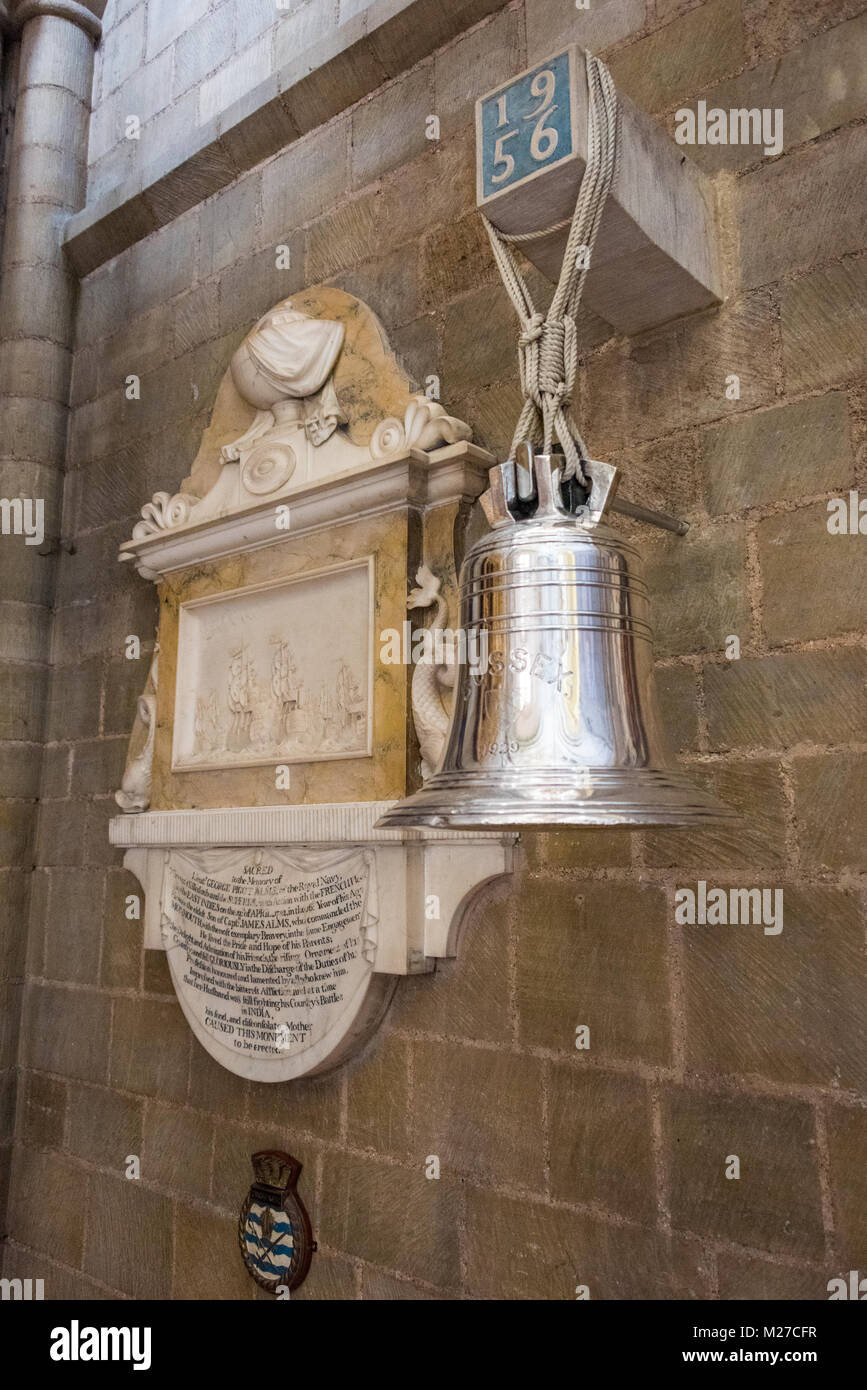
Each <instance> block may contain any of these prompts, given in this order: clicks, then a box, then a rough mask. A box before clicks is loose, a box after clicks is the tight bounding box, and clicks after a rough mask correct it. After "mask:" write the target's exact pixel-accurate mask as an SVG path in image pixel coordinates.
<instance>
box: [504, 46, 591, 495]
mask: <svg viewBox="0 0 867 1390" xmlns="http://www.w3.org/2000/svg"><path fill="white" fill-rule="evenodd" d="M585 59H586V65H587V92H588V133H587V165H586V167H585V170H584V176H583V178H582V180H581V187H580V189H579V190H578V200H577V202H576V204H575V212H574V214H573V216H572V218H571V219H568V218H567V219H566V220H565V221H563V222H558V223H556V224H555V225H554V226H552V227H546V228H545V229H544V230H543V231H540V232H525V233H523V234H521V235H516V236H506V235H505V233H503V232H500V231H498V230H497V228H496V227H494V226H493V225H492V224H491V222H489V220H488V218H487V217H485V215H484V213H483V214H482V221H483V222H484V224H485V229H486V231H487V233H488V237H489V239H490V242H491V248H492V250H493V253H494V259H495V260H496V263H497V266H498V268H499V271H500V275H501V276H502V278H503V284H504V285H505V287H506V290H507V292H508V295H509V298H510V299H511V301H512V304H513V305H514V307H515V311H516V313H517V315H518V318H519V320H520V323H521V331H520V335H519V337H518V369H519V373H520V382H521V393H522V395H523V397H524V407H523V409H522V411H521V415H520V418H519V420H518V424H517V426H516V428H515V434H514V437H513V439H512V447H511V454H512V456H514V454H515V450H516V449H517V447H518V445H519V444H520V443H521V441H522V440H524V439H526V440H529V441H530V442H531V443H532V444H534V445H537V444H539V443H541V445H542V450H541V451H542V453H544V454H550V452H551V449H552V445H553V442H554V438H555V436H556V438H557V440H558V441H559V443H560V445H561V447H562V449H563V453H564V455H565V462H564V467H563V472H562V478H563V480H564V481H565V479H567V478H574V477H576V475H577V477H578V478H579V481H580V482H581V483H582V484H583V485H585V486H589V481H588V479H587V476H586V473H585V471H584V466H583V460H584V459H585V458H586V457H587V448H586V446H585V444H584V440H583V439H582V438H581V434H580V432H579V430H578V427H577V425H576V424H575V421H574V419H573V418H572V415H571V409H570V408H571V404H572V393H573V390H574V387H575V376H576V374H577V371H578V330H577V327H576V322H575V317H576V314H577V312H578V306H579V304H580V302H581V295H582V294H583V291H584V282H585V280H586V279H587V271H588V268H589V265H590V259H591V257H592V255H593V247H594V245H595V243H596V236H597V233H598V231H599V224H600V223H601V221H602V213H603V211H604V209H605V203H606V200H607V198H608V194H609V192H610V190H611V186H612V184H613V182H614V174H615V169H616V165H617V92H616V90H615V87H614V82H613V80H612V77H611V74H610V72H609V71H608V69H607V67H606V66H605V64H604V63H603V62H602V61H601V60H600V59H599V58H595V57H594V56H593V54H592V53H587V54H585ZM570 224H571V225H570ZM566 226H569V227H570V231H569V236H568V238H567V240H566V251H565V254H564V256H563V264H562V267H561V270H560V278H559V280H558V282H557V288H556V290H555V291H554V298H553V299H552V301H551V306H550V308H549V310H548V313H547V315H544V314H541V313H539V311H538V309H537V308H536V306H535V305H534V303H533V299H532V296H531V294H530V291H529V288H528V286H527V283H526V281H525V279H524V277H523V275H522V273H521V269H520V267H519V265H518V260H517V257H516V256H515V253H514V251H513V250H512V245H513V244H516V243H520V242H522V241H532V240H535V239H537V238H539V237H545V236H550V235H551V234H552V233H553V232H556V231H560V230H561V229H562V228H563V227H566Z"/></svg>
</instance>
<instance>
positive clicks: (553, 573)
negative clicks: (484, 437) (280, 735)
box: [379, 446, 735, 829]
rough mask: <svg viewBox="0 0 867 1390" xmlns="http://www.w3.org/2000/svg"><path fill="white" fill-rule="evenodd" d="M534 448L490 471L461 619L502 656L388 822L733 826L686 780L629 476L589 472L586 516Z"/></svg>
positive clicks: (464, 572)
mask: <svg viewBox="0 0 867 1390" xmlns="http://www.w3.org/2000/svg"><path fill="white" fill-rule="evenodd" d="M522 449H525V450H526V452H525V453H524V454H523V455H522V452H521V450H519V451H518V459H517V461H510V462H509V463H506V464H502V465H499V466H497V467H496V468H493V469H491V487H490V490H489V491H488V492H487V493H485V495H484V497H483V498H482V499H481V500H482V504H483V506H484V509H485V513H486V515H487V518H488V521H489V522H490V523H491V527H492V529H491V531H490V533H489V534H488V535H486V536H484V537H482V539H481V540H479V541H477V542H476V544H475V545H474V546H473V547H472V549H471V550H470V551H469V553H468V555H467V557H466V559H465V561H464V564H463V566H462V568H461V578H460V626H461V628H463V629H464V631H465V633H466V638H467V648H468V651H470V652H473V651H474V650H476V651H477V650H481V652H482V654H483V656H484V653H485V649H487V650H486V655H487V662H486V663H485V661H484V660H482V661H481V662H480V663H478V666H477V668H476V669H473V667H472V666H471V665H470V664H468V663H466V662H465V663H463V664H462V665H461V668H460V673H459V677H458V679H457V682H456V689H455V702H454V708H453V711H452V718H451V725H450V728H449V732H448V735H447V738H446V742H445V749H444V753H443V756H442V759H441V761H440V765H439V770H438V771H436V772H435V773H434V774H433V776H432V777H431V778H430V779H429V781H427V782H426V783H425V785H424V786H423V787H422V788H421V790H420V791H418V792H416V793H415V794H414V795H413V796H410V797H408V798H407V799H406V800H404V801H400V802H398V803H397V804H396V805H395V806H393V807H392V808H391V809H390V810H389V811H388V812H387V813H386V814H385V815H384V816H383V817H382V818H381V820H380V821H379V825H380V826H383V827H386V826H391V827H397V826H419V827H432V828H438V829H439V828H451V827H454V828H461V827H466V828H473V827H475V828H483V827H487V828H492V829H493V828H503V829H506V828H514V829H520V828H521V827H524V826H527V827H530V826H564V825H572V826H641V825H700V824H703V823H704V822H706V821H708V820H710V819H716V818H719V817H734V815H735V813H734V812H733V811H732V810H730V809H729V808H728V807H726V806H724V805H722V803H721V802H719V801H717V800H716V799H715V798H714V797H712V796H710V795H708V794H707V793H706V792H704V791H702V790H700V789H699V788H697V787H695V786H693V784H692V783H691V782H690V781H689V780H688V778H686V777H685V776H683V774H682V773H681V772H680V771H679V770H678V768H677V765H676V763H675V760H674V758H673V756H672V755H671V753H670V751H669V749H668V745H667V743H666V739H665V736H664V734H663V730H662V725H661V721H660V718H659V714H658V711H657V707H656V696H655V689H654V677H653V649H652V636H653V634H652V631H651V627H650V615H649V605H648V596H647V588H646V586H645V584H644V581H643V580H642V579H641V578H640V572H639V569H638V554H637V551H636V550H635V548H634V547H633V546H632V545H630V544H629V542H628V541H626V540H624V538H623V537H622V536H621V535H619V534H618V533H617V532H616V531H614V530H612V529H611V528H610V527H609V526H608V525H607V524H605V522H604V521H603V516H604V514H605V511H606V509H607V507H608V506H609V505H610V504H611V501H612V495H613V491H614V484H615V481H616V469H614V468H613V467H611V465H608V464H599V463H588V465H587V467H588V470H590V469H592V470H593V471H592V473H591V482H592V487H591V491H590V494H589V497H588V498H587V500H586V503H584V504H583V505H580V506H579V507H578V508H577V510H574V511H573V510H569V509H568V507H567V506H566V505H564V500H563V497H564V495H565V494H566V491H567V488H568V485H567V484H564V487H563V489H562V490H561V486H560V470H559V468H558V466H557V465H558V463H560V462H562V460H561V459H559V458H558V457H555V456H550V455H544V454H543V455H536V456H535V458H534V457H533V456H532V454H531V453H530V450H529V447H528V446H522ZM534 475H535V476H534ZM618 508H619V509H620V510H622V511H624V512H625V511H631V512H632V514H633V515H635V514H638V513H639V510H640V509H638V508H635V507H633V506H632V504H629V503H625V502H624V503H619V504H618ZM644 515H645V517H649V516H650V515H652V514H649V513H646V512H645V513H644ZM657 520H658V517H657ZM667 520H670V519H667ZM474 637H475V638H476V642H474V640H473V638H474ZM483 668H484V669H483Z"/></svg>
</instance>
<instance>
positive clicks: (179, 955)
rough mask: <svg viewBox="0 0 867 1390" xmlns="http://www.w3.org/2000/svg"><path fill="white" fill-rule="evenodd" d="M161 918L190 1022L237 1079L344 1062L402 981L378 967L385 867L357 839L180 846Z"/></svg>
mask: <svg viewBox="0 0 867 1390" xmlns="http://www.w3.org/2000/svg"><path fill="white" fill-rule="evenodd" d="M161 915H162V935H163V941H164V943H165V948H166V952H167V955H168V961H169V968H170V970H171V973H172V979H173V982H174V985H175V989H176V990H177V993H178V998H179V999H180V1002H181V1006H182V1008H183V1010H184V1013H185V1015H186V1017H187V1020H188V1022H189V1024H190V1026H191V1028H192V1029H193V1032H194V1033H195V1034H196V1037H197V1038H198V1039H199V1041H200V1042H201V1043H202V1045H203V1046H204V1047H205V1048H206V1049H207V1051H208V1052H210V1053H211V1055H212V1056H213V1057H215V1058H216V1060H217V1061H218V1062H220V1063H221V1064H222V1065H223V1066H224V1067H227V1068H228V1069H229V1071H234V1072H236V1073H237V1074H238V1075H239V1076H247V1077H250V1078H252V1079H254V1080H258V1081H282V1080H287V1079H289V1078H290V1077H293V1076H299V1075H303V1074H305V1073H308V1072H310V1071H316V1070H323V1069H325V1068H326V1067H327V1066H329V1065H334V1063H335V1062H336V1061H337V1060H339V1059H340V1057H341V1056H342V1054H343V1051H344V1050H345V1047H346V1045H347V1044H348V1043H349V1042H350V1041H351V1043H352V1045H357V1043H358V1041H359V1034H360V1032H363V1031H364V1028H365V1025H366V1018H367V1014H368V1012H369V1013H370V1014H371V1015H372V1016H377V1017H378V1013H379V1011H380V1010H381V1008H382V1003H383V1001H382V993H383V989H384V988H387V989H388V990H389V992H390V989H391V988H392V987H393V986H392V984H391V981H390V979H389V977H387V976H381V975H376V976H375V975H374V973H373V967H374V962H375V959H376V944H377V909H376V881H375V871H374V865H373V860H372V856H371V855H370V854H369V853H368V852H367V851H365V850H364V849H361V848H358V847H352V848H349V849H336V850H330V849H322V850H318V849H300V848H299V849H296V850H286V849H280V848H276V847H275V848H270V849H267V850H262V849H260V850H249V849H248V850H236V851H226V850H202V851H198V852H197V851H195V850H188V851H177V850H174V851H171V852H170V853H169V854H168V856H167V862H166V868H165V874H164V879H163V900H162V912H161Z"/></svg>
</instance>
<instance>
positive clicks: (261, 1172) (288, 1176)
mask: <svg viewBox="0 0 867 1390" xmlns="http://www.w3.org/2000/svg"><path fill="white" fill-rule="evenodd" d="M252 1161H253V1172H254V1173H255V1174H256V1181H257V1182H260V1183H264V1184H265V1186H266V1187H276V1188H279V1189H280V1190H281V1191H282V1189H283V1188H286V1187H288V1186H289V1185H290V1183H293V1182H294V1181H295V1180H296V1179H297V1177H298V1174H299V1173H300V1172H301V1164H300V1163H299V1162H298V1159H297V1158H293V1157H292V1155H291V1154H286V1153H281V1152H280V1151H279V1149H263V1150H262V1151H261V1152H260V1153H257V1154H253V1155H252Z"/></svg>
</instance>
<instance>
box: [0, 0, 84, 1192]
mask: <svg viewBox="0 0 867 1390" xmlns="http://www.w3.org/2000/svg"><path fill="white" fill-rule="evenodd" d="M103 8H104V3H103V4H99V3H97V4H94V5H93V6H90V7H89V6H86V5H82V4H78V3H75V0H46V2H45V3H43V0H17V2H16V0H11V3H10V0H6V3H5V5H4V7H3V18H4V20H5V23H4V29H5V32H4V33H3V50H4V51H3V65H4V70H5V71H8V68H7V64H8V65H9V67H11V68H12V70H13V71H14V67H15V64H16V63H17V83H16V89H15V94H14V106H15V114H14V124H13V126H12V133H11V139H10V142H9V148H8V180H7V188H6V219H5V233H4V236H3V247H2V261H0V499H2V502H0V506H2V524H3V532H4V534H0V740H2V742H0V794H2V798H3V799H2V801H0V1016H2V1019H3V1027H2V1029H0V1216H2V1213H3V1211H4V1210H5V1196H6V1192H5V1188H6V1172H7V1162H6V1161H4V1160H8V1151H9V1143H10V1141H11V1121H12V1110H13V1108H14V1095H15V1071H14V1068H15V1062H16V1055H17V1039H18V1019H19V1016H20V996H21V990H22V979H23V975H24V968H25V953H26V940H27V933H26V923H27V917H28V903H29V896H30V881H31V878H32V874H31V870H32V866H33V852H34V840H35V831H36V809H37V798H38V795H39V779H40V771H41V762H42V759H41V752H42V739H43V732H44V716H45V704H46V696H47V690H48V679H47V677H48V660H49V643H50V623H51V609H52V607H53V603H54V575H55V565H56V560H55V557H54V556H53V555H51V554H49V553H46V552H48V551H49V550H50V548H51V547H50V542H51V539H52V538H53V537H57V536H58V534H59V530H60V513H61V503H62V495H63V465H64V454H65V448H66V424H67V405H68V396H69V379H70V367H71V361H72V334H73V314H74V308H75V298H76V290H77V284H76V281H75V279H74V277H73V276H72V275H71V274H70V273H69V272H68V271H67V269H66V267H65V264H64V259H63V248H62V240H61V239H62V233H63V226H64V223H65V221H66V219H67V218H68V217H69V215H70V214H71V213H73V212H76V211H78V210H79V209H80V208H81V206H82V204H83V202H84V196H85V189H86V168H87V138H88V122H89V118H90V102H91V84H92V80H93V52H94V44H95V42H96V41H97V40H98V38H99V33H100V23H99V18H98V17H97V12H99V13H101V11H102V9H103ZM19 498H20V499H27V500H28V501H29V502H30V503H32V504H33V508H32V511H30V510H29V509H28V508H26V507H21V506H20V505H19V504H17V503H16V501H15V499H19ZM39 502H41V503H42V505H43V508H44V530H45V536H44V543H43V544H28V543H27V540H28V537H27V535H26V534H24V533H22V523H23V524H24V525H25V526H26V523H27V521H28V520H29V519H32V520H33V521H34V522H35V521H37V520H38V515H39V513H38V509H37V504H38V503H39ZM16 532H17V534H16Z"/></svg>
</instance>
